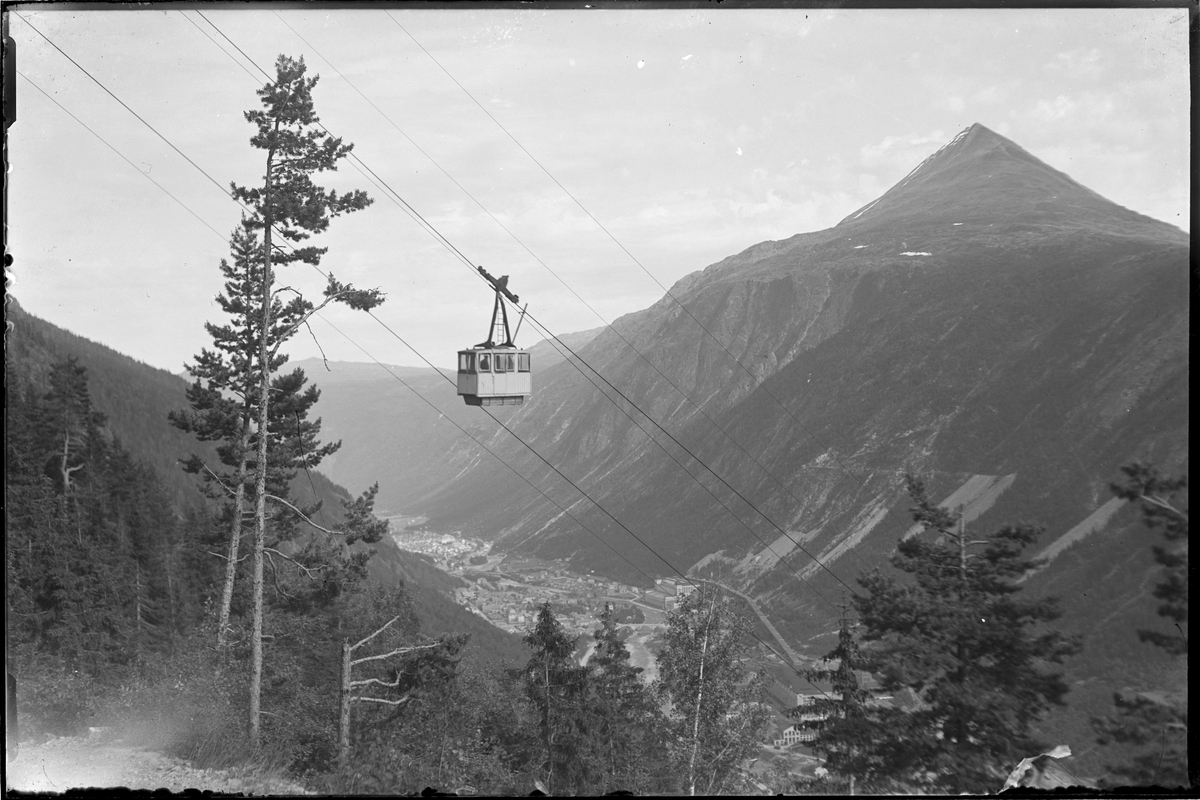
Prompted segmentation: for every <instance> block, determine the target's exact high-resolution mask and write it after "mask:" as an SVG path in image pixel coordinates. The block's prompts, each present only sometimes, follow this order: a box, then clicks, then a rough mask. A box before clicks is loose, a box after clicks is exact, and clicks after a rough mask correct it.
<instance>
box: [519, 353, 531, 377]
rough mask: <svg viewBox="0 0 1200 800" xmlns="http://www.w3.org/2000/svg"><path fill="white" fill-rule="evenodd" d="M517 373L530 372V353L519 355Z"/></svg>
mask: <svg viewBox="0 0 1200 800" xmlns="http://www.w3.org/2000/svg"><path fill="white" fill-rule="evenodd" d="M517 372H529V353H517Z"/></svg>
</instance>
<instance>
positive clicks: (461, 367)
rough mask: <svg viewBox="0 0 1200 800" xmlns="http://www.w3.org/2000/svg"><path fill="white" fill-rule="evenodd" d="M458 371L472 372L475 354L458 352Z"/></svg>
mask: <svg viewBox="0 0 1200 800" xmlns="http://www.w3.org/2000/svg"><path fill="white" fill-rule="evenodd" d="M458 371H459V372H474V371H475V354H474V353H459V354H458Z"/></svg>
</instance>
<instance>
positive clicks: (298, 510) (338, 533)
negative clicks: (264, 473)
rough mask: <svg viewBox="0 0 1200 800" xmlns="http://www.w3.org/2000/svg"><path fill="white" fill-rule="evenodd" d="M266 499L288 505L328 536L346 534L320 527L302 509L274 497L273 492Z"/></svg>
mask: <svg viewBox="0 0 1200 800" xmlns="http://www.w3.org/2000/svg"><path fill="white" fill-rule="evenodd" d="M267 499H268V500H274V501H275V502H276V503H282V504H283V505H285V506H287V507H288V508H290V509H291V510H292V511H295V512H296V513H297V514H299V515H300V518H301V519H303V520H304V521H305V522H307V523H308V524H309V525H312V526H313V527H314V528H316V529H317V530H319V531H321V532H322V533H327V534H329V535H330V536H345V535H346V534H344V533H340V532H338V531H331V530H329V529H328V528H322V527H321V526H320V525H318V524H317V523H315V522H313V521H312V520H311V519H309V518H308V516H307V515H306V514H305V513H304V512H303V511H301V510H300V509H298V508H296V507H295V506H294V505H292V504H291V503H289V502H288V501H287V500H284V499H283V498H282V497H276V496H275V495H273V494H268V495H267Z"/></svg>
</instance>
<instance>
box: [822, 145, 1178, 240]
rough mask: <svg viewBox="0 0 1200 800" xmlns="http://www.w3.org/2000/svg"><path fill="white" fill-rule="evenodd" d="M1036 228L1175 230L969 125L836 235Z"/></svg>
mask: <svg viewBox="0 0 1200 800" xmlns="http://www.w3.org/2000/svg"><path fill="white" fill-rule="evenodd" d="M921 223H935V224H954V223H960V224H983V225H1011V224H1019V225H1036V226H1039V227H1051V228H1053V227H1058V228H1068V229H1080V228H1092V229H1103V230H1106V231H1109V232H1119V233H1122V234H1126V235H1144V234H1146V233H1150V232H1153V233H1154V234H1155V235H1161V234H1162V233H1163V232H1164V229H1171V230H1175V231H1176V233H1177V234H1182V231H1178V230H1177V229H1174V228H1173V226H1169V225H1166V224H1165V223H1162V222H1159V221H1158V220H1155V219H1152V218H1150V217H1147V216H1144V215H1142V214H1138V213H1137V212H1134V211H1130V210H1129V209H1127V208H1124V207H1122V206H1119V205H1117V204H1116V203H1113V202H1112V201H1111V200H1107V199H1105V198H1104V197H1102V196H1101V195H1099V194H1097V193H1096V192H1094V191H1092V190H1091V189H1088V188H1087V187H1086V186H1083V185H1082V184H1080V183H1078V182H1077V181H1076V180H1074V179H1073V178H1071V177H1070V176H1069V175H1066V174H1065V173H1063V172H1059V171H1058V170H1056V169H1054V168H1053V167H1051V166H1049V165H1048V164H1046V163H1045V162H1043V161H1041V160H1040V159H1038V158H1037V157H1036V156H1034V155H1032V154H1031V153H1030V152H1029V151H1027V150H1025V149H1024V148H1022V147H1021V146H1020V145H1018V144H1017V143H1016V142H1013V141H1012V140H1010V139H1006V138H1005V137H1003V136H1001V135H1000V134H998V133H996V132H995V131H993V130H991V129H989V128H986V127H984V126H983V125H980V124H979V123H975V124H974V125H972V126H971V127H969V128H967V129H966V130H964V131H962V132H961V133H959V134H958V135H957V136H955V137H954V138H953V139H951V140H950V141H949V143H947V144H946V145H945V146H943V147H942V148H941V149H940V150H938V151H937V152H936V153H934V154H933V155H931V156H929V157H928V158H926V159H925V160H924V161H922V162H921V163H920V164H918V165H917V167H916V169H914V170H913V171H912V172H910V173H909V174H908V175H907V176H905V177H904V179H903V180H901V181H900V182H899V183H897V184H896V185H895V186H893V187H892V188H891V189H888V190H887V191H886V192H884V193H883V195H881V196H880V197H879V198H878V199H877V200H875V201H873V202H871V203H868V204H867V205H865V206H863V207H862V208H860V209H859V210H857V211H855V212H854V213H853V214H851V215H849V216H848V217H846V218H845V219H843V220H842V221H841V222H839V223H838V225H837V227H836V228H835V230H854V229H858V228H862V227H870V228H877V227H885V228H886V227H891V226H893V225H897V224H902V225H906V226H911V225H914V224H921Z"/></svg>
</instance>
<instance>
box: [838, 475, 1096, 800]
mask: <svg viewBox="0 0 1200 800" xmlns="http://www.w3.org/2000/svg"><path fill="white" fill-rule="evenodd" d="M908 490H909V494H910V495H911V497H912V499H913V501H914V503H915V505H914V506H913V508H912V514H913V519H914V520H916V521H917V522H919V523H920V524H921V525H922V527H923V529H924V530H925V531H926V532H932V533H934V534H936V538H935V539H933V540H932V541H931V540H930V539H928V538H926V537H925V536H921V535H917V536H913V537H912V538H909V539H906V540H903V541H901V542H900V544H899V545H898V548H897V550H898V552H897V553H896V554H895V555H894V556H893V557H892V564H893V566H895V567H896V568H897V569H899V570H900V571H901V572H904V573H906V574H907V575H909V576H911V579H910V580H906V581H903V582H901V581H897V580H896V579H895V578H894V577H892V576H891V575H885V574H884V573H883V572H882V571H881V570H879V569H875V570H872V571H870V572H868V573H866V574H865V575H863V576H861V577H860V578H859V583H860V584H861V585H862V586H863V587H864V588H865V589H866V590H867V594H866V595H863V596H859V597H856V598H855V601H854V602H855V606H856V608H857V610H858V611H859V613H860V615H861V619H862V623H863V626H864V629H865V634H864V640H865V641H867V642H868V643H870V648H869V658H868V662H869V663H870V665H871V668H872V671H875V672H878V673H880V674H881V675H882V678H883V685H884V688H885V689H889V690H892V691H898V690H900V689H902V688H904V687H911V688H912V689H913V690H915V692H916V693H917V695H918V697H919V698H920V699H921V701H922V705H921V707H920V708H918V709H917V710H914V711H912V712H910V713H908V714H906V715H905V716H904V717H903V718H902V719H901V718H897V719H896V720H895V724H892V725H887V726H881V727H880V728H879V729H878V733H879V736H880V738H879V740H878V745H877V746H876V747H875V748H874V752H875V754H876V755H879V756H880V757H881V760H882V761H884V762H885V763H888V764H890V765H891V768H892V769H893V770H894V772H893V774H892V775H891V777H893V778H895V779H897V780H900V781H904V782H907V783H909V784H910V785H911V784H926V785H928V786H930V787H932V788H935V789H937V790H939V791H949V792H960V791H989V790H992V789H993V788H994V786H995V785H996V783H995V781H996V779H997V778H999V779H1000V780H1001V781H1003V779H1004V776H1005V775H1006V774H1007V770H1011V768H1012V765H1013V764H1015V763H1017V762H1018V761H1020V760H1021V759H1022V758H1024V757H1026V756H1027V755H1029V754H1030V753H1037V752H1040V751H1039V749H1038V748H1039V747H1040V745H1041V743H1039V742H1036V741H1034V740H1033V738H1032V733H1031V731H1030V728H1031V726H1032V724H1033V723H1034V722H1035V721H1037V720H1038V719H1040V718H1041V717H1042V716H1043V715H1044V713H1045V712H1046V711H1047V710H1048V708H1049V707H1050V706H1051V705H1055V704H1059V705H1061V704H1062V703H1063V702H1064V700H1063V698H1064V696H1065V695H1066V693H1067V684H1066V682H1065V681H1064V680H1063V678H1062V674H1061V673H1060V672H1056V671H1053V670H1052V669H1047V668H1046V666H1045V665H1049V664H1056V663H1061V662H1062V660H1063V659H1064V658H1065V657H1066V656H1068V655H1070V654H1072V653H1074V652H1077V650H1078V643H1077V642H1076V641H1075V640H1073V639H1070V638H1068V637H1065V636H1063V635H1062V634H1060V633H1058V632H1056V631H1053V630H1050V629H1048V628H1046V624H1047V623H1049V622H1052V621H1053V620H1054V619H1056V618H1058V616H1059V614H1060V612H1059V611H1058V608H1057V601H1056V600H1054V599H1052V598H1048V599H1042V600H1024V599H1020V598H1018V596H1017V595H1018V593H1019V592H1020V586H1019V585H1018V584H1017V582H1016V579H1017V578H1019V577H1021V576H1022V575H1024V574H1025V573H1026V572H1028V571H1029V570H1031V569H1033V568H1035V567H1036V566H1038V565H1039V562H1037V561H1036V560H1033V559H1029V558H1026V557H1024V556H1023V555H1022V551H1023V550H1024V549H1025V548H1026V547H1028V546H1029V545H1030V544H1032V543H1033V542H1034V541H1036V540H1037V538H1038V536H1039V534H1040V532H1041V531H1040V530H1039V529H1038V528H1037V527H1035V526H1032V525H1019V526H1005V527H1003V528H1001V529H1000V530H999V531H997V532H996V533H993V534H991V535H989V536H987V537H986V538H984V539H979V540H970V539H968V538H967V533H966V529H965V526H964V525H963V522H962V518H961V516H960V515H957V514H954V513H952V512H950V511H949V510H947V509H945V508H940V507H938V506H936V505H934V504H933V503H932V502H931V501H930V500H929V499H928V496H927V494H926V490H925V486H924V484H923V482H922V481H920V480H919V479H917V478H914V477H913V476H911V475H910V476H908ZM972 548H981V549H978V550H974V551H972ZM888 754H890V755H889V757H887V758H883V756H884V755H888Z"/></svg>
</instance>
